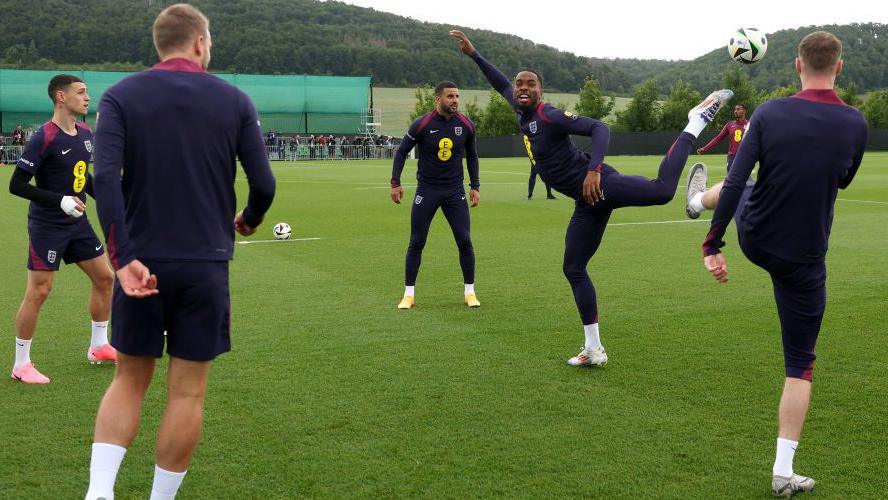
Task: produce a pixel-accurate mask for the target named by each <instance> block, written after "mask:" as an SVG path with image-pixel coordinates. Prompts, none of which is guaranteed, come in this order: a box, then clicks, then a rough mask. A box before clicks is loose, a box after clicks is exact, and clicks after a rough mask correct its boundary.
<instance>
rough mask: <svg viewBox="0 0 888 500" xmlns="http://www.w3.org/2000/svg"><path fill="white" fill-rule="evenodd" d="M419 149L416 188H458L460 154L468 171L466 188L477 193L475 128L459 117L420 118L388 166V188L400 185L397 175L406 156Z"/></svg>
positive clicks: (408, 131) (462, 116) (414, 123)
mask: <svg viewBox="0 0 888 500" xmlns="http://www.w3.org/2000/svg"><path fill="white" fill-rule="evenodd" d="M414 146H419V148H418V151H417V152H418V155H417V156H418V157H419V161H418V162H417V168H416V180H417V181H418V183H419V185H420V186H434V187H443V188H451V187H457V186H462V183H463V180H464V179H465V177H464V176H463V167H462V160H463V152H465V156H466V169H468V171H469V186H470V187H471V188H472V189H478V188H479V187H480V183H479V180H478V152H477V150H476V149H475V124H474V123H472V121H471V120H469V118H468V117H467V116H465V115H463V114H460V113H454V114H453V115H451V116H450V118H445V117H444V116H443V115H442V114H440V113H438V111H437V110H435V111H432V112H431V113H428V114H426V115H423V116H420V117H419V118H417V119H416V120H414V122H413V123H412V124H411V125H410V128H409V129H407V134H406V135H405V136H404V139H403V140H402V141H401V144H400V145H399V146H398V150H397V151H396V152H395V156H394V161H393V162H392V184H393V185H400V184H401V171H402V170H404V162H405V161H406V160H407V154H408V153H409V152H410V150H411V149H413V148H414Z"/></svg>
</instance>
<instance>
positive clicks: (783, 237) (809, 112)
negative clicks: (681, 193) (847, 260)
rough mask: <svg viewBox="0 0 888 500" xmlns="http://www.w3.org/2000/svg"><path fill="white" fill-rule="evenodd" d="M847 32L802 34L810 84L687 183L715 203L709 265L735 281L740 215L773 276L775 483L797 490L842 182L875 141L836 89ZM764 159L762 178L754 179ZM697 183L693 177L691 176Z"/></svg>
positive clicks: (766, 110)
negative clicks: (730, 156)
mask: <svg viewBox="0 0 888 500" xmlns="http://www.w3.org/2000/svg"><path fill="white" fill-rule="evenodd" d="M843 64H844V63H843V61H842V42H841V41H840V40H839V39H838V38H836V36H835V35H833V34H831V33H828V32H825V31H817V32H814V33H811V34H809V35H807V36H806V37H805V38H803V39H802V41H801V43H800V44H799V52H798V57H797V58H796V62H795V65H796V71H797V72H798V73H799V77H800V79H801V82H802V91H801V92H799V93H797V94H796V95H794V96H792V97H787V98H783V99H773V100H771V101H768V102H766V103H765V104H762V105H761V106H759V107H758V108H757V109H756V111H755V115H753V117H752V121H751V122H750V124H749V130H748V132H747V134H746V137H745V138H744V139H743V145H742V146H741V147H740V149H739V151H738V152H737V158H736V159H735V160H734V165H733V167H732V168H731V171H730V172H729V173H728V177H727V179H725V181H724V183H723V184H721V183H720V184H717V185H716V186H713V187H712V188H711V189H710V190H708V191H706V192H704V191H703V188H705V179H704V182H703V186H702V187H695V186H694V185H689V188H688V197H687V198H688V200H690V201H689V204H688V210H689V214H690V213H691V212H696V213H698V214H699V213H700V212H701V211H702V210H704V209H713V208H714V209H715V213H714V214H713V216H712V223H711V226H710V229H709V233H708V234H707V235H706V239H705V241H704V242H703V256H704V257H703V259H704V265H705V266H706V269H707V270H708V271H709V272H710V273H711V274H712V276H713V277H714V278H715V279H716V280H717V281H718V282H720V283H727V281H728V267H727V261H726V259H725V255H724V254H723V253H722V251H721V248H722V247H723V246H724V244H725V242H724V240H723V239H722V238H723V237H724V234H725V231H726V230H727V226H728V224H729V223H730V221H731V219H732V218H733V219H734V220H735V221H736V223H737V234H738V236H739V242H740V249H741V250H742V251H743V254H744V255H746V257H747V258H749V260H750V261H752V263H753V264H755V265H757V266H759V267H761V268H762V269H764V270H765V271H767V272H768V274H769V275H770V277H771V282H772V284H773V287H774V299H775V302H776V303H777V313H778V317H779V319H780V329H781V334H782V338H783V360H784V371H785V380H784V385H783V394H782V396H781V398H780V407H779V410H778V420H779V427H778V437H777V452H776V457H775V460H774V467H773V469H772V472H773V477H772V481H771V491H772V493H773V494H774V495H775V496H786V497H788V496H791V495H793V494H794V493H797V492H801V491H810V490H811V489H813V488H814V480H813V479H811V478H809V477H805V476H801V475H798V474H795V473H794V471H793V459H794V457H795V451H796V447H797V446H798V442H799V438H800V437H801V433H802V427H803V425H804V423H805V418H806V416H807V413H808V404H809V403H810V400H811V381H812V375H813V370H814V360H815V359H817V356H816V355H815V353H814V346H815V344H816V342H817V337H818V335H819V333H820V325H821V321H822V320H823V313H824V311H825V308H826V262H825V259H826V251H827V246H828V243H829V234H830V230H831V228H832V221H833V207H834V205H835V201H836V196H837V194H838V190H839V189H845V188H847V187H848V186H849V185H850V184H851V181H852V180H853V179H854V176H855V174H856V173H857V169H858V168H859V167H860V162H861V161H862V160H863V152H864V148H865V147H866V142H867V136H868V131H867V123H866V120H865V119H864V118H863V116H862V115H861V113H860V111H858V110H857V109H855V108H853V107H851V106H848V105H847V104H845V103H844V102H843V101H842V100H841V99H840V98H839V97H838V95H837V94H836V91H835V79H836V76H838V74H839V73H840V72H841V71H842V67H843ZM756 163H758V165H759V170H758V179H757V180H756V181H755V182H753V181H751V180H750V179H749V176H750V174H751V173H752V169H753V167H755V164H756ZM691 184H694V183H691Z"/></svg>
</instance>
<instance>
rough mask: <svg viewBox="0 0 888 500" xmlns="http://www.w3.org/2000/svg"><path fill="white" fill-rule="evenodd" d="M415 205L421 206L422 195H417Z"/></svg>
mask: <svg viewBox="0 0 888 500" xmlns="http://www.w3.org/2000/svg"><path fill="white" fill-rule="evenodd" d="M413 203H416V204H417V205H419V204H420V203H422V196H420V195H416V199H415V200H413Z"/></svg>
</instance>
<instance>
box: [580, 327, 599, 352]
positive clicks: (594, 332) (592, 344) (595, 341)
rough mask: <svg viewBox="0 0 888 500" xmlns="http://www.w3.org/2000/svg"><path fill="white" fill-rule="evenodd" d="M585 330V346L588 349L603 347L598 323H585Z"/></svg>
mask: <svg viewBox="0 0 888 500" xmlns="http://www.w3.org/2000/svg"><path fill="white" fill-rule="evenodd" d="M583 332H584V333H585V334H586V344H585V346H584V347H585V348H586V349H587V350H589V351H594V350H596V349H601V339H600V338H599V337H598V323H592V324H591V325H583Z"/></svg>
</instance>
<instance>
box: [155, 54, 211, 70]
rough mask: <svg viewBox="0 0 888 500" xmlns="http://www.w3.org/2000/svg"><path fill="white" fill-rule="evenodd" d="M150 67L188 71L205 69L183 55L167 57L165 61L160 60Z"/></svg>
mask: <svg viewBox="0 0 888 500" xmlns="http://www.w3.org/2000/svg"><path fill="white" fill-rule="evenodd" d="M151 69H160V70H164V71H186V72H188V73H206V72H207V70H205V69H203V68H202V67H201V66H200V64H197V63H196V62H194V61H189V60H188V59H185V58H183V57H174V58H172V59H167V60H166V61H163V62H160V63H157V64H155V65H154V66H152V68H151Z"/></svg>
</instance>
